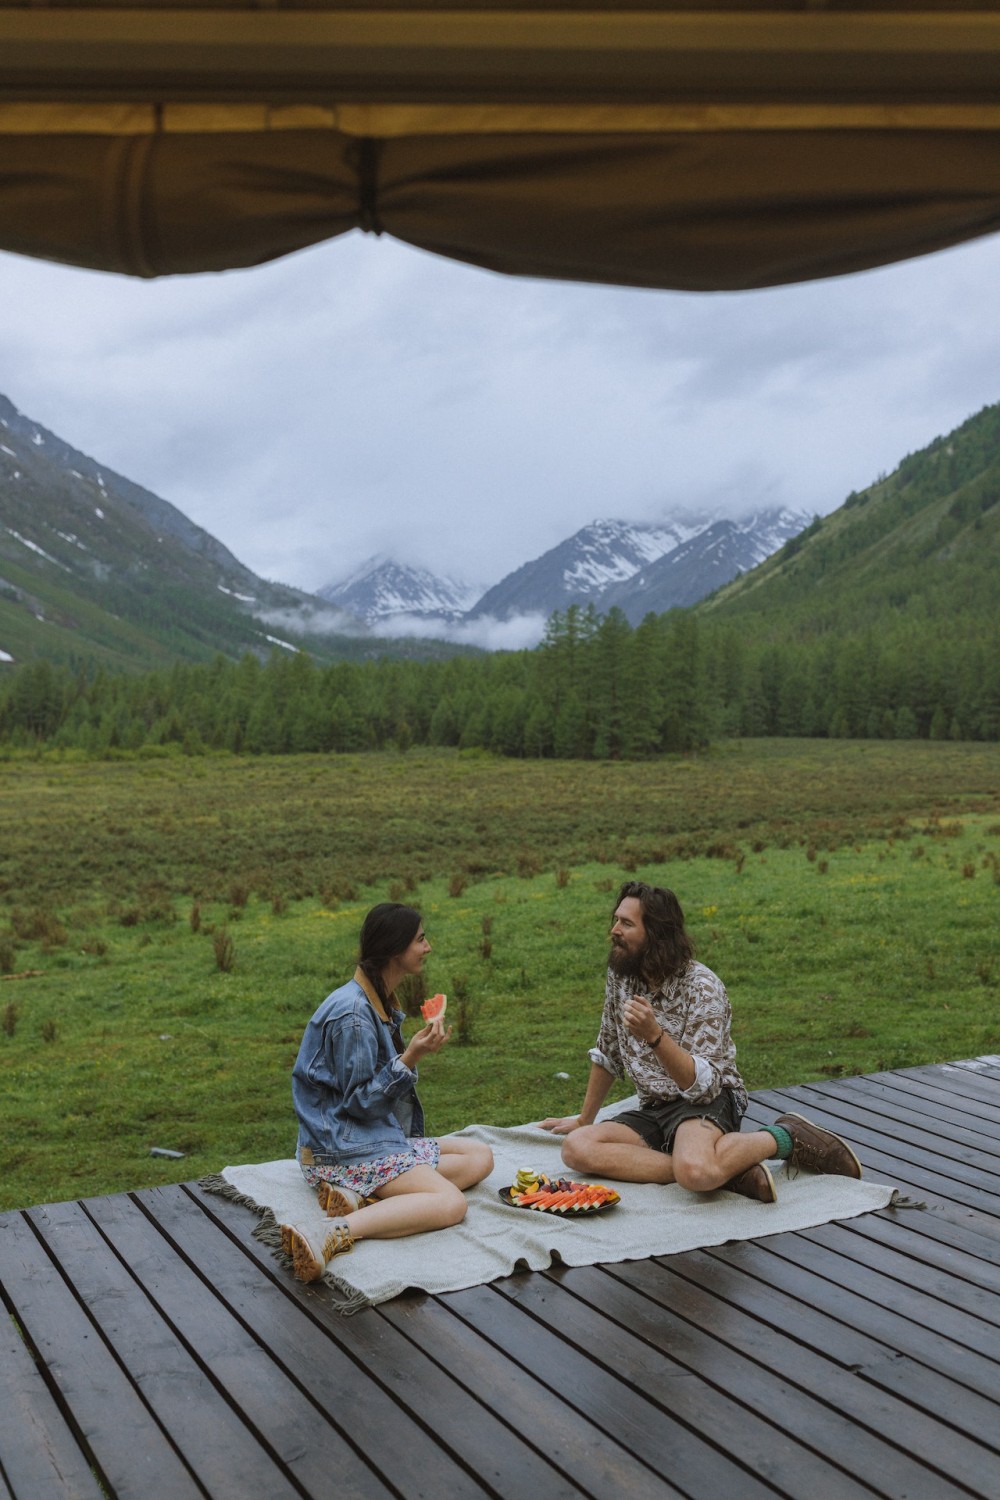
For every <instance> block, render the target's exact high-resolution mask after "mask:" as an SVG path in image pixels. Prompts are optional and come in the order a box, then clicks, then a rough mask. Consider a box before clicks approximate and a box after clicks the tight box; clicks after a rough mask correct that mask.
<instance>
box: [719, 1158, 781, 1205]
mask: <svg viewBox="0 0 1000 1500" xmlns="http://www.w3.org/2000/svg"><path fill="white" fill-rule="evenodd" d="M722 1191H723V1192H724V1193H739V1194H740V1196H741V1197H742V1198H753V1199H755V1200H756V1201H757V1202H758V1203H777V1201H778V1190H777V1188H776V1187H775V1185H774V1178H773V1177H772V1176H771V1169H770V1167H768V1166H766V1165H765V1163H764V1162H762V1161H760V1162H758V1163H757V1165H756V1166H755V1167H747V1169H746V1171H745V1172H740V1173H739V1175H738V1176H737V1177H731V1178H730V1179H729V1181H728V1182H724V1183H723V1184H722Z"/></svg>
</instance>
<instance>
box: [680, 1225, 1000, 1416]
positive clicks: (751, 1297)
mask: <svg viewBox="0 0 1000 1500" xmlns="http://www.w3.org/2000/svg"><path fill="white" fill-rule="evenodd" d="M797 1241H798V1236H795V1235H776V1236H775V1237H774V1238H773V1239H771V1240H765V1241H758V1242H755V1243H754V1244H753V1245H750V1244H745V1245H723V1246H718V1247H715V1248H713V1249H712V1250H711V1251H710V1252H708V1258H709V1259H710V1260H720V1261H722V1262H723V1263H724V1264H725V1265H726V1266H727V1267H728V1268H729V1270H730V1271H731V1272H732V1273H734V1274H733V1275H731V1276H728V1277H721V1276H719V1275H718V1274H717V1273H713V1272H706V1271H705V1270H704V1269H703V1268H702V1266H701V1265H700V1263H697V1262H695V1263H691V1262H688V1261H685V1262H684V1264H683V1265H682V1266H680V1267H679V1268H678V1269H679V1274H682V1275H685V1276H688V1277H691V1278H692V1279H696V1280H697V1281H698V1283H699V1285H705V1286H707V1287H708V1288H709V1289H710V1290H711V1291H712V1292H713V1293H714V1294H715V1295H725V1296H727V1298H734V1297H739V1298H740V1299H741V1306H744V1307H746V1308H747V1310H749V1309H750V1308H751V1307H752V1308H753V1309H754V1313H755V1316H760V1317H766V1318H768V1320H769V1321H773V1322H774V1323H775V1324H776V1325H778V1326H784V1327H794V1328H795V1333H796V1337H797V1338H799V1339H801V1340H802V1341H803V1342H805V1343H807V1344H809V1345H810V1346H811V1347H812V1348H816V1349H821V1350H822V1351H823V1353H824V1354H826V1355H828V1356H829V1357H830V1358H832V1359H835V1360H836V1361H837V1362H838V1363H839V1364H840V1365H842V1366H843V1368H844V1369H845V1370H849V1371H851V1372H852V1373H854V1374H859V1373H863V1374H864V1378H865V1379H866V1380H871V1381H873V1382H874V1383H875V1384H877V1385H880V1386H882V1387H884V1389H886V1390H887V1391H891V1392H893V1393H895V1394H896V1395H898V1396H900V1397H901V1398H902V1399H903V1400H904V1401H906V1402H907V1403H909V1404H911V1405H913V1406H919V1407H922V1408H923V1409H924V1410H926V1411H927V1412H928V1413H929V1414H930V1415H931V1416H933V1417H941V1418H942V1419H943V1420H945V1421H948V1422H951V1423H952V1424H953V1425H954V1426H956V1427H959V1428H960V1429H962V1430H963V1431H965V1432H967V1433H968V1434H969V1436H970V1437H973V1438H975V1439H976V1440H977V1441H982V1442H985V1443H986V1444H987V1446H993V1445H994V1437H993V1436H987V1434H990V1433H991V1432H993V1431H994V1430H995V1429H996V1420H995V1419H996V1411H995V1408H996V1405H997V1402H998V1400H1000V1368H998V1366H997V1364H996V1362H995V1361H994V1360H992V1359H990V1358H988V1357H987V1356H986V1355H985V1354H983V1353H981V1352H979V1351H975V1350H969V1349H968V1348H966V1347H963V1346H962V1345H961V1344H960V1343H957V1342H955V1341H952V1340H949V1339H948V1338H947V1337H945V1336H944V1335H943V1334H941V1333H939V1332H938V1331H937V1329H936V1328H935V1327H933V1326H932V1327H928V1326H926V1322H922V1321H920V1319H919V1313H920V1310H921V1309H923V1311H924V1314H925V1317H926V1315H927V1313H929V1312H930V1311H931V1310H930V1309H928V1308H927V1306H926V1304H925V1303H924V1302H923V1301H922V1299H916V1298H914V1299H911V1302H910V1305H909V1306H907V1307H905V1308H904V1309H903V1310H900V1308H899V1307H889V1306H882V1305H880V1304H878V1303H877V1302H876V1303H874V1304H873V1303H872V1301H871V1299H870V1297H866V1296H864V1295H862V1293H861V1291H860V1290H859V1288H858V1285H857V1279H856V1278H852V1272H851V1269H850V1268H849V1267H844V1266H843V1265H842V1263H841V1264H838V1263H837V1261H836V1258H835V1257H832V1258H831V1259H829V1260H827V1261H826V1262H825V1263H824V1262H823V1261H822V1259H821V1258H820V1257H817V1256H812V1255H810V1254H809V1253H808V1247H804V1246H800V1245H799V1244H798V1243H797ZM671 1264H673V1262H671ZM824 1273H825V1276H824ZM740 1277H753V1278H754V1279H755V1280H756V1281H758V1282H760V1283H761V1285H760V1286H759V1287H754V1286H750V1285H748V1284H747V1282H746V1281H745V1280H741V1279H740ZM775 1284H776V1285H777V1287H779V1288H780V1291H778V1292H776V1291H775V1289H774V1288H775ZM868 1290H869V1291H871V1290H872V1284H869V1287H868ZM786 1299H798V1301H799V1302H801V1303H802V1306H801V1307H798V1308H792V1309H791V1310H790V1309H789V1306H788V1303H787V1300H786ZM915 1314H916V1317H915V1316H914V1315H915ZM996 1436H997V1437H998V1438H1000V1433H997V1434H996Z"/></svg>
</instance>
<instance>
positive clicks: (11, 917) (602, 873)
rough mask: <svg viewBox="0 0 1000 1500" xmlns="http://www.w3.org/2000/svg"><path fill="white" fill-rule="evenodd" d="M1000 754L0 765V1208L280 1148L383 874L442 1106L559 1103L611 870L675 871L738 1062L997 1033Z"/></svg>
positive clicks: (499, 1114)
mask: <svg viewBox="0 0 1000 1500" xmlns="http://www.w3.org/2000/svg"><path fill="white" fill-rule="evenodd" d="M998 767H1000V756H998V753H997V747H996V746H994V745H989V744H962V743H955V744H952V743H899V742H895V741H890V742H873V741H865V742H844V741H815V742H810V741H801V740H783V741H760V742H752V741H749V742H743V743H741V744H735V745H732V746H729V747H721V748H719V749H717V750H714V751H712V752H709V753H706V754H705V755H703V756H698V757H684V758H681V757H671V758H666V759H661V760H657V761H655V762H646V763H638V764H637V763H630V764H625V763H614V762H602V763H596V764H595V763H579V762H545V761H531V762H522V761H511V760H502V759H497V758H493V757H491V756H489V755H484V754H481V753H475V754H470V753H460V752H454V751H424V750H420V751H411V752H409V753H408V754H400V753H385V754H368V755H357V756H350V755H348V756H299V757H290V756H285V757H281V758H261V759H236V758H234V757H225V756H221V757H197V758H185V757H183V756H179V755H178V756H149V755H146V756H142V755H140V756H138V757H134V758H130V759H129V758H123V759H120V760H108V761H95V762H87V761H84V760H80V759H74V758H71V757H69V756H66V757H63V758H60V757H57V756H42V757H36V758H29V757H10V758H7V759H5V760H3V761H0V1156H2V1172H0V1210H3V1209H8V1208H12V1207H19V1206H25V1205H28V1204H31V1203H37V1202H50V1201H55V1200H60V1199H64V1198H70V1197H76V1196H82V1195H88V1194H96V1193H103V1192H117V1191H122V1190H124V1189H126V1188H135V1187H141V1186H145V1185H148V1184H153V1183H159V1182H166V1181H177V1180H186V1179H189V1178H193V1177H197V1176H199V1175H202V1174H203V1173H205V1172H209V1171H213V1170H215V1169H217V1168H218V1167H220V1166H222V1165H224V1164H225V1163H227V1162H236V1161H250V1160H255V1159H262V1158H266V1157H274V1156H279V1155H286V1154H289V1153H290V1152H291V1151H292V1149H293V1146H294V1135H295V1131H294V1119H293V1116H292V1112H291V1105H290V1096H289V1086H288V1080H289V1071H290V1068H291V1064H292V1061H293V1058H294V1055H295V1052H296V1049H297V1046H298V1041H299V1037H300V1034H301V1030H302V1026H303V1024H304V1022H305V1020H306V1018H307V1017H308V1015H309V1014H310V1013H311V1011H312V1010H313V1009H314V1008H315V1006H316V1005H317V1004H318V1003H319V1001H320V1000H321V999H322V998H323V997H324V996H325V995H326V994H327V993H328V992H329V990H330V989H331V988H333V987H334V986H335V985H336V984H339V983H341V982H342V981H343V980H344V979H345V978H346V977H348V976H349V975H350V973H351V972H352V970H353V963H354V953H355V941H356V936H357V931H358V928H359V926H360V922H361V919H362V917H363V915H364V912H365V911H366V910H367V908H368V906H370V905H371V904H372V903H373V902H374V901H377V900H385V899H394V900H407V901H411V902H413V904H415V905H418V906H419V907H420V908H421V910H422V912H423V913H424V918H425V923H426V927H427V931H428V936H429V937H430V939H431V942H432V943H433V945H434V953H433V955H432V957H431V959H430V960H429V962H428V966H427V975H426V982H427V985H428V988H429V990H430V991H433V990H436V989H443V990H445V991H446V992H447V993H448V994H449V997H450V1001H449V1019H452V1020H453V1021H454V1022H455V1030H456V1035H455V1037H454V1038H453V1041H452V1043H451V1045H450V1046H449V1047H448V1048H447V1049H446V1051H445V1052H444V1053H442V1054H441V1055H440V1056H438V1057H436V1058H433V1059H430V1060H429V1061H428V1062H427V1064H426V1065H425V1067H424V1069H423V1072H422V1078H421V1085H420V1092H421V1096H422V1098H423V1100H424V1104H425V1107H426V1111H427V1115H428V1128H429V1129H431V1130H432V1131H434V1132H435V1133H443V1132H444V1131H447V1130H449V1129H455V1128H458V1127H460V1126H461V1125H463V1124H466V1123H468V1122H470V1121H473V1120H483V1121H489V1122H493V1123H501V1124H511V1123H516V1122H518V1121H521V1120H526V1119H531V1118H537V1117H538V1116H539V1115H541V1114H543V1113H550V1112H552V1113H564V1112H569V1111H571V1110H573V1109H575V1108H576V1107H577V1106H578V1104H579V1101H580V1098H581V1096H582V1089H583V1085H584V1081H585V1079H586V1075H587V1070H588V1066H589V1064H588V1060H587V1055H586V1052H587V1047H588V1046H589V1045H591V1044H592V1041H593V1037H594V1033H595V1030H596V1026H597V1020H598V1016H599V1011H600V1003H601V996H602V989H603V969H604V959H605V954H606V951H607V927H608V918H609V915H610V910H611V906H612V904H613V901H614V896H615V893H616V891H617V887H618V884H619V882H620V880H621V879H623V878H624V877H625V876H626V875H627V874H632V873H635V874H638V875H639V876H641V877H642V878H644V879H649V880H653V881H656V882H659V883H665V884H669V885H671V886H672V887H673V888H674V889H675V890H676V891H677V893H678V895H679V896H680V899H681V902H682V905H683V906H684V908H685V912H686V914H687V918H688V922H689V925H690V927H691V929H692V931H693V934H694V937H695V940H696V943H697V947H698V953H699V957H700V958H702V959H703V960H704V961H705V962H706V963H708V964H709V965H710V966H711V967H712V968H714V969H715V970H716V971H717V972H718V973H719V974H720V975H721V976H722V978H723V979H724V981H725V982H726V985H727V987H728V989H729V993H730V997H731V999H732V1001H733V1006H734V1012H735V1027H734V1031H735V1037H736V1042H737V1046H738V1049H739V1059H740V1064H741V1066H742V1068H743V1071H744V1075H745V1077H746V1079H747V1082H748V1083H749V1085H750V1086H751V1087H762V1086H767V1085H780V1084H783V1083H790V1082H802V1081H805V1080H808V1079H816V1078H820V1077H824V1076H825V1077H839V1076H842V1075H849V1074H853V1073H858V1072H869V1071H874V1070H877V1069H880V1068H893V1067H906V1066H912V1065H915V1064H917V1063H920V1062H927V1061H941V1060H945V1059H948V1058H958V1057H967V1056H971V1055H976V1054H981V1053H985V1052H995V1051H997V1050H1000V939H998V936H997V932H998V922H997V914H998V905H1000V775H998V774H997V773H998ZM463 997H464V1000H463ZM563 1075H565V1076H563ZM152 1147H163V1148H167V1149H170V1150H176V1151H182V1152H184V1153H185V1155H184V1158H183V1160H173V1159H162V1158H157V1157H151V1156H150V1154H149V1153H150V1149H151V1148H152Z"/></svg>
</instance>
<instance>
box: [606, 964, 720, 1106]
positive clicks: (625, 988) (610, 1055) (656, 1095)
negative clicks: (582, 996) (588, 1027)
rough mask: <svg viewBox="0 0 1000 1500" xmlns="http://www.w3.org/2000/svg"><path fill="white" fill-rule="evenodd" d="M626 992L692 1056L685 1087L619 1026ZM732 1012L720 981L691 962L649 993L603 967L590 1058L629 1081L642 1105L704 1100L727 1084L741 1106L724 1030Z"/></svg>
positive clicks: (714, 1095) (700, 966)
mask: <svg viewBox="0 0 1000 1500" xmlns="http://www.w3.org/2000/svg"><path fill="white" fill-rule="evenodd" d="M631 995H641V996H644V997H645V998H646V999H647V1000H649V1002H650V1004H651V1005H652V1007H653V1013H654V1015H655V1016H656V1020H657V1023H658V1024H659V1025H660V1026H662V1027H663V1030H664V1031H665V1032H666V1033H667V1035H668V1036H669V1037H670V1039H671V1040H672V1041H674V1042H676V1043H677V1045H678V1047H683V1049H684V1051H685V1052H687V1053H688V1054H689V1056H690V1057H691V1058H692V1059H693V1060H694V1066H695V1076H694V1082H693V1083H692V1084H691V1087H690V1088H687V1089H682V1088H679V1087H678V1085H677V1084H676V1083H675V1082H674V1080H673V1079H672V1078H671V1076H670V1074H669V1073H668V1072H667V1070H666V1069H665V1068H664V1067H663V1066H662V1064H661V1063H660V1062H659V1060H658V1058H657V1057H656V1055H655V1053H654V1052H653V1051H652V1049H651V1048H649V1047H647V1046H646V1044H645V1043H644V1042H640V1041H639V1039H638V1037H634V1036H633V1035H632V1033H631V1032H630V1031H629V1029H628V1027H627V1026H626V1025H625V1022H624V1020H623V1019H622V1006H623V1004H624V1002H625V1001H626V1000H627V999H628V998H629V997H630V996H631ZM732 1015H733V1013H732V1007H731V1006H730V1004H729V996H728V995H727V994H726V987H725V985H724V984H723V983H722V980H721V979H720V978H719V977H718V975H717V974H713V973H712V971H711V969H707V968H706V967H705V965H704V964H699V963H695V962H693V961H692V962H691V963H689V964H688V965H687V966H686V967H685V968H684V969H683V970H682V971H681V973H680V974H678V975H677V976H676V977H675V978H674V979H668V980H667V982H666V983H665V984H663V985H661V986H660V988H659V989H658V990H656V991H655V993H652V994H651V993H650V991H649V986H648V985H644V984H643V983H642V982H641V981H639V980H635V979H621V978H619V976H618V975H617V974H615V973H614V971H613V970H612V969H609V970H608V978H607V984H606V987H605V992H604V1014H603V1015H602V1017H601V1029H600V1031H599V1032H598V1034H597V1045H596V1047H593V1048H592V1049H591V1052H590V1058H591V1061H592V1062H595V1063H597V1064H598V1066H600V1067H602V1068H604V1069H605V1071H606V1072H608V1073H613V1074H614V1076H615V1077H616V1078H625V1077H628V1078H629V1079H631V1081H632V1083H633V1084H634V1085H635V1091H636V1093H637V1094H638V1095H639V1099H640V1101H641V1102H642V1103H643V1104H647V1105H648V1104H656V1103H661V1102H663V1101H664V1100H668V1099H691V1100H702V1099H704V1100H706V1101H710V1100H712V1099H714V1098H715V1097H716V1096H717V1094H718V1093H719V1091H720V1090H721V1089H724V1088H729V1089H732V1090H733V1092H734V1094H735V1095H736V1097H737V1099H738V1100H739V1101H740V1105H741V1107H742V1108H743V1109H746V1105H747V1092H746V1088H745V1087H744V1084H743V1079H742V1078H741V1077H740V1074H739V1070H738V1068H737V1066H736V1048H735V1047H734V1045H733V1041H732V1038H731V1036H730V1034H729V1028H730V1025H731V1023H732Z"/></svg>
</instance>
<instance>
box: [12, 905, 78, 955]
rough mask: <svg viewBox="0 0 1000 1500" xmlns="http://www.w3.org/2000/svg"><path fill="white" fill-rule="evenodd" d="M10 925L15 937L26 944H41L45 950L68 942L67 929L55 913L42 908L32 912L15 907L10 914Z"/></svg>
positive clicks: (36, 908)
mask: <svg viewBox="0 0 1000 1500" xmlns="http://www.w3.org/2000/svg"><path fill="white" fill-rule="evenodd" d="M10 925H11V927H12V928H13V929H14V936H15V937H18V938H20V939H21V941H22V942H26V943H41V945H42V947H43V948H57V947H60V946H61V945H62V944H63V943H65V941H66V929H65V927H64V926H63V925H62V923H61V922H60V920H59V918H58V917H57V916H56V915H55V913H54V912H51V911H49V910H47V908H45V907H42V906H36V907H34V908H33V909H32V910H31V911H20V910H18V908H17V907H16V906H15V908H14V910H13V911H12V912H11V914H10Z"/></svg>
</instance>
